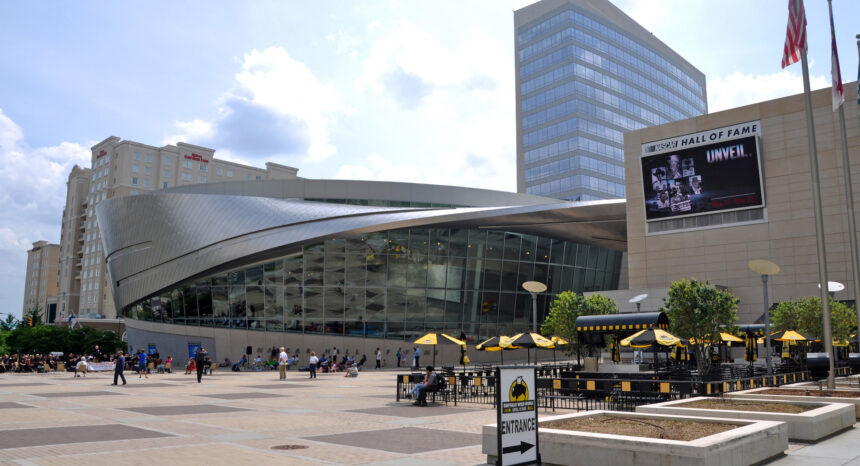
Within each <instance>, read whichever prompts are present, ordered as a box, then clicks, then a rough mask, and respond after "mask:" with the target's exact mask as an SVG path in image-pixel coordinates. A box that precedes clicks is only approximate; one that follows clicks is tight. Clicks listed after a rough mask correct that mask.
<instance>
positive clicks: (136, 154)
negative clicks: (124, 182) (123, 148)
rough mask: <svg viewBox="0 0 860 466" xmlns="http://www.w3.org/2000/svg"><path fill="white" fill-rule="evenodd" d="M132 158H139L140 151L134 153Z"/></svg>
mask: <svg viewBox="0 0 860 466" xmlns="http://www.w3.org/2000/svg"><path fill="white" fill-rule="evenodd" d="M134 160H140V152H135V153H134Z"/></svg>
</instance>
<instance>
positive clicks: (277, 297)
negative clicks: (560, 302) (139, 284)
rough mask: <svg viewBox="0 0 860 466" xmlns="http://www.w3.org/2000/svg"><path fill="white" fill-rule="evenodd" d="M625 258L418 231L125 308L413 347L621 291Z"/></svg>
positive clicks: (233, 273) (188, 320)
mask: <svg viewBox="0 0 860 466" xmlns="http://www.w3.org/2000/svg"><path fill="white" fill-rule="evenodd" d="M621 256H622V253H621V252H620V251H614V250H610V249H606V248H601V247H597V246H591V245H585V244H578V243H573V242H568V241H560V240H555V239H550V238H544V237H537V236H531V235H524V234H519V233H510V232H502V231H486V230H476V229H445V228H428V229H409V230H392V231H388V232H380V233H371V234H366V235H359V236H352V237H347V238H339V239H331V240H327V241H325V242H323V243H319V244H314V245H310V246H306V247H304V248H303V249H302V252H301V253H299V254H294V255H290V256H286V257H278V258H272V259H270V260H266V261H264V262H262V263H258V264H254V265H250V266H245V267H242V268H237V269H234V270H230V271H227V272H223V273H218V274H215V275H212V276H209V277H206V278H202V279H198V280H196V281H194V282H189V283H183V284H180V285H178V286H176V287H175V288H173V289H171V290H169V291H166V292H164V293H162V294H159V295H157V296H151V297H149V298H148V299H145V300H143V301H141V302H139V303H137V304H135V305H132V306H128V307H126V308H125V309H124V314H125V316H126V317H128V318H136V319H142V320H148V321H157V322H164V323H173V324H181V325H194V326H210V327H225V328H236V329H247V330H257V331H270V332H298V333H309V334H330V335H344V336H356V337H368V338H388V339H407V340H412V339H415V338H417V337H418V336H420V335H422V334H423V333H425V332H427V331H440V330H441V331H445V332H447V333H450V334H455V335H459V334H460V332H465V333H466V334H467V335H473V336H476V337H489V336H493V335H497V334H512V333H515V332H518V331H523V330H526V329H527V328H529V327H530V316H531V306H532V301H531V295H530V294H529V293H527V292H525V291H523V290H522V287H521V285H522V283H523V282H525V281H529V280H537V281H540V282H543V283H546V284H547V287H548V289H547V292H546V293H543V294H541V295H539V296H538V302H537V304H538V319H539V321H543V320H544V318H545V315H546V312H547V310H548V308H549V303H550V302H551V300H552V299H553V298H554V297H555V295H556V294H557V293H560V292H562V291H567V290H573V291H577V292H583V291H598V290H611V289H617V287H618V280H619V273H620V266H621Z"/></svg>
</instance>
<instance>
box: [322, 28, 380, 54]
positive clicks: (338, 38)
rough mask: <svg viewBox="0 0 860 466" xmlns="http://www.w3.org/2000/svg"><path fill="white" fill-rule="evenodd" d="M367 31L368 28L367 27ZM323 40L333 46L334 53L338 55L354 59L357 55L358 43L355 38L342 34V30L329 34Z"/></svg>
mask: <svg viewBox="0 0 860 466" xmlns="http://www.w3.org/2000/svg"><path fill="white" fill-rule="evenodd" d="M368 30H370V27H369V25H368ZM325 40H326V41H327V42H328V43H329V44H331V45H333V46H334V49H335V51H336V52H337V54H338V55H348V56H350V57H354V56H356V55H357V54H358V52H357V50H356V44H358V41H357V40H356V38H355V37H352V36H351V35H349V34H347V33H345V32H343V31H342V30H338V31H337V32H332V33H329V34H328V35H327V36H325Z"/></svg>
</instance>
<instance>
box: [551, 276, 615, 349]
mask: <svg viewBox="0 0 860 466" xmlns="http://www.w3.org/2000/svg"><path fill="white" fill-rule="evenodd" d="M617 313H618V306H616V304H615V301H614V300H612V299H610V298H607V297H606V296H603V295H600V294H593V295H591V296H583V295H581V294H577V293H574V292H572V291H565V292H563V293H560V294H559V295H558V296H556V298H555V299H554V300H553V301H552V303H551V304H550V305H549V315H548V316H547V317H546V321H545V322H544V324H543V325H542V326H541V333H542V334H543V335H556V336H559V337H562V338H564V339H566V340H567V341H569V342H570V344H569V345H567V347H563V348H564V352H565V353H567V354H568V355H572V354H573V353H575V352H576V353H578V352H579V349H580V348H581V347H583V346H584V347H586V349H587V350H588V351H589V352H590V350H591V347H588V346H587V345H584V344H582V343H580V341H579V339H578V336H577V332H576V327H575V325H574V323H575V322H576V318H577V317H579V316H590V315H602V314H617Z"/></svg>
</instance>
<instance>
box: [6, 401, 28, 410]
mask: <svg viewBox="0 0 860 466" xmlns="http://www.w3.org/2000/svg"><path fill="white" fill-rule="evenodd" d="M15 408H33V406H28V405H22V404H21V403H8V402H0V409H15Z"/></svg>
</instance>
